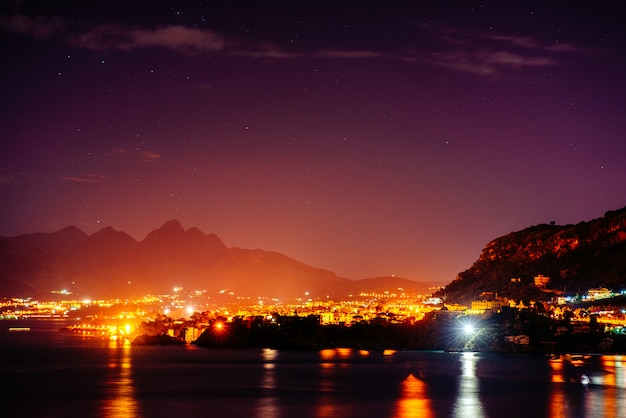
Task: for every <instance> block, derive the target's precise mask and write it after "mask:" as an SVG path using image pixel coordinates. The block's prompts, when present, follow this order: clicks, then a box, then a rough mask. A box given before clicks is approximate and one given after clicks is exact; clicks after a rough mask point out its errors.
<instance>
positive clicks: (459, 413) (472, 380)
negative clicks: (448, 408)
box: [454, 352, 485, 418]
mask: <svg viewBox="0 0 626 418" xmlns="http://www.w3.org/2000/svg"><path fill="white" fill-rule="evenodd" d="M477 361H478V358H477V355H476V353H469V352H468V353H463V354H462V356H461V371H462V372H461V378H460V382H459V394H458V396H457V398H456V401H455V403H454V416H455V417H458V418H466V417H473V418H483V417H484V416H485V413H484V411H483V405H482V403H481V401H480V398H479V394H480V389H479V386H478V377H477V376H476V363H477Z"/></svg>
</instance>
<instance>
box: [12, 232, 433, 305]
mask: <svg viewBox="0 0 626 418" xmlns="http://www.w3.org/2000/svg"><path fill="white" fill-rule="evenodd" d="M433 285H434V284H433V283H420V282H415V281H412V280H407V279H398V278H384V277H382V278H376V279H368V280H349V279H346V278H342V277H338V276H337V275H336V274H335V273H333V272H331V271H328V270H324V269H320V268H316V267H312V266H309V265H306V264H304V263H301V262H299V261H297V260H294V259H292V258H290V257H288V256H286V255H283V254H279V253H276V252H269V251H264V250H261V249H254V250H248V249H242V248H228V247H226V245H224V243H223V242H222V241H221V240H220V239H219V238H218V237H217V236H216V235H214V234H204V233H203V232H201V231H200V230H199V229H197V228H189V229H186V230H185V229H184V228H183V227H182V226H181V224H180V223H179V222H178V221H175V220H172V221H169V222H166V223H165V224H164V225H162V226H161V227H160V228H158V229H156V230H154V231H152V232H150V233H149V234H148V235H147V237H146V238H145V239H144V240H142V241H136V240H135V239H134V238H132V237H131V236H129V235H128V234H126V233H124V232H121V231H116V230H114V229H113V228H111V227H107V228H104V229H102V230H100V231H98V232H96V233H94V234H92V235H87V234H85V233H84V232H83V231H81V230H79V229H78V228H76V227H73V226H70V227H67V228H64V229H62V230H60V231H57V232H53V233H34V234H25V235H21V236H17V237H11V238H7V237H0V296H6V297H12V296H19V297H46V296H49V295H50V292H52V291H59V290H62V289H66V290H68V291H70V292H72V294H75V295H79V296H80V297H89V298H96V297H129V296H143V295H146V294H161V293H171V291H172V289H173V288H174V287H184V288H186V289H190V290H191V289H193V290H196V289H197V290H205V291H206V292H207V294H209V295H210V294H223V293H224V292H226V293H228V294H231V292H232V294H233V295H234V296H236V297H237V296H241V297H250V298H253V299H254V298H256V297H259V296H263V297H271V298H279V299H283V298H297V297H304V296H305V295H306V294H307V292H308V296H309V297H314V298H315V297H318V298H326V297H327V296H328V297H335V298H338V297H343V296H345V295H348V294H354V293H360V292H369V291H375V290H380V289H387V288H389V289H388V290H396V288H398V287H402V288H404V289H405V291H407V292H426V291H428V287H430V286H433Z"/></svg>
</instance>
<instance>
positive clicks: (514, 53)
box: [0, 15, 589, 161]
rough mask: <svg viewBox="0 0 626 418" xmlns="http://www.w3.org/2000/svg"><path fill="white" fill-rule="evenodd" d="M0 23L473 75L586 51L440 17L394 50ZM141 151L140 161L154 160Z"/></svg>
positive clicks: (37, 32)
mask: <svg viewBox="0 0 626 418" xmlns="http://www.w3.org/2000/svg"><path fill="white" fill-rule="evenodd" d="M0 28H3V29H4V30H9V31H12V32H17V33H21V34H27V35H31V36H32V37H34V38H37V39H49V38H58V39H61V40H63V41H65V42H67V43H69V44H70V45H72V46H74V47H76V48H81V49H88V50H96V51H132V50H136V49H142V48H161V49H166V50H170V51H173V52H175V53H179V54H184V55H206V54H212V55H224V56H238V57H246V58H251V59H270V60H289V59H299V58H325V59H341V60H365V59H387V60H398V61H413V62H424V63H427V64H430V65H434V66H438V67H443V68H447V69H452V70H456V71H461V72H467V73H472V74H475V75H480V76H485V77H494V76H501V75H504V74H508V73H511V72H515V71H521V70H524V69H529V68H541V67H548V66H556V65H561V64H563V63H564V62H565V61H564V59H563V57H564V56H565V54H571V53H576V52H583V53H584V52H589V51H584V49H582V48H580V47H577V46H576V45H573V44H569V43H556V42H551V43H545V42H541V41H540V40H538V39H535V38H533V37H530V36H516V35H508V34H498V33H490V32H487V33H470V32H469V31H468V30H465V29H463V28H457V27H452V26H450V25H447V24H446V23H444V22H429V23H428V24H421V25H418V27H417V32H418V33H416V36H420V37H422V38H423V40H425V42H424V48H423V49H420V50H413V51H405V52H398V50H396V51H395V52H390V51H376V50H369V49H355V50H333V49H323V50H309V51H293V50H286V49H284V48H281V47H280V46H278V45H274V44H271V43H267V42H262V41H260V42H256V43H251V42H245V43H244V42H240V41H237V40H234V39H227V37H225V36H223V35H222V34H219V33H217V32H214V31H211V30H207V29H199V28H190V27H186V26H181V25H174V26H157V27H151V28H148V27H139V26H131V25H123V24H114V23H110V24H103V25H97V26H88V25H87V24H85V23H84V22H83V23H77V22H73V21H69V20H66V19H64V18H61V17H28V16H23V15H15V16H12V17H9V18H7V17H1V16H0ZM159 158H160V156H158V154H153V155H149V154H145V155H144V156H143V158H142V159H143V160H144V161H154V160H156V159H159Z"/></svg>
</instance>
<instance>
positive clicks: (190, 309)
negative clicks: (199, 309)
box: [187, 306, 193, 315]
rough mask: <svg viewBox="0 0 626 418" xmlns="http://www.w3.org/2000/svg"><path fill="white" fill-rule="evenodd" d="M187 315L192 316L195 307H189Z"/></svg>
mask: <svg viewBox="0 0 626 418" xmlns="http://www.w3.org/2000/svg"><path fill="white" fill-rule="evenodd" d="M187 313H188V314H189V315H191V314H192V313H193V307H192V306H189V307H187Z"/></svg>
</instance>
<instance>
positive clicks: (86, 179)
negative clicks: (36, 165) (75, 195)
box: [60, 174, 106, 183]
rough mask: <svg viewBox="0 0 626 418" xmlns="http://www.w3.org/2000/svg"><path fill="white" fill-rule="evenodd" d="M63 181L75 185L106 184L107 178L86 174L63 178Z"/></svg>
mask: <svg viewBox="0 0 626 418" xmlns="http://www.w3.org/2000/svg"><path fill="white" fill-rule="evenodd" d="M60 178H61V180H65V181H69V182H73V183H104V182H105V181H106V178H105V177H104V176H101V175H99V174H85V175H83V176H61V177H60Z"/></svg>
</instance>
